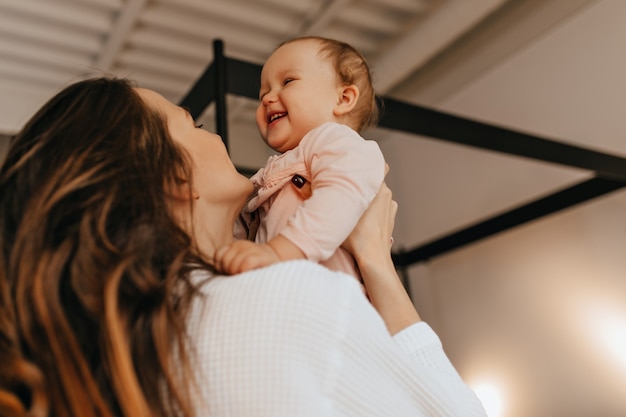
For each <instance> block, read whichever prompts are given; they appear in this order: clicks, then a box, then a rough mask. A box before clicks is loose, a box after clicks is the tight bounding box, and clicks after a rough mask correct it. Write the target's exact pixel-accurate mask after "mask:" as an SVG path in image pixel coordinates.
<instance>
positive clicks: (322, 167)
mask: <svg viewBox="0 0 626 417" xmlns="http://www.w3.org/2000/svg"><path fill="white" fill-rule="evenodd" d="M384 167H385V160H384V157H383V155H382V153H381V151H380V148H379V147H378V144H377V143H376V142H374V141H372V140H365V139H364V138H362V137H361V136H360V135H359V134H358V133H357V132H355V131H354V130H353V129H351V128H350V127H348V126H346V125H342V124H338V123H325V124H323V125H321V126H319V127H317V128H315V129H313V130H311V131H310V132H309V133H307V134H306V135H305V136H304V138H302V141H301V142H300V144H299V145H298V146H297V147H296V148H294V149H292V150H289V151H287V152H285V153H283V154H281V155H274V156H270V157H269V159H268V161H267V164H266V165H265V168H261V169H260V170H259V171H258V172H257V173H256V174H255V175H254V176H253V177H252V182H253V183H254V184H255V187H256V189H257V192H256V194H255V195H254V196H253V197H252V198H251V199H250V201H249V202H248V204H247V205H246V207H245V208H244V217H248V216H250V215H253V213H254V212H255V211H256V213H255V214H258V216H259V218H260V224H259V226H258V230H257V232H256V236H255V241H256V242H257V243H265V242H267V241H268V240H270V239H272V238H273V237H275V236H276V235H278V234H281V235H283V236H285V237H286V238H287V239H289V240H290V241H291V242H292V243H293V244H294V245H296V246H297V247H298V248H299V249H300V250H302V251H303V252H304V253H305V255H306V257H307V259H310V260H312V261H315V262H320V263H321V264H322V265H325V266H326V267H328V268H329V269H332V270H335V271H343V272H346V273H349V274H351V275H353V276H355V277H357V278H360V274H359V273H358V269H357V268H356V266H355V263H354V260H353V258H352V256H351V255H350V254H349V253H348V252H346V251H345V250H344V249H343V248H341V247H340V246H341V244H342V243H343V242H344V240H345V239H346V238H347V237H348V235H349V234H350V232H352V229H353V228H354V226H355V225H356V223H357V222H358V221H359V219H360V218H361V215H362V214H363V212H364V211H365V209H367V207H368V206H369V204H370V202H371V201H372V199H373V198H374V196H375V195H376V193H377V192H378V190H379V188H380V186H381V184H382V182H383V180H384V176H385V174H384V170H385V168H384ZM294 175H299V176H301V177H303V178H305V179H306V180H307V181H309V182H310V184H311V191H312V195H311V196H310V197H309V198H306V197H305V196H303V195H302V193H300V192H299V189H298V187H296V186H295V185H294V184H293V183H292V178H293V177H294Z"/></svg>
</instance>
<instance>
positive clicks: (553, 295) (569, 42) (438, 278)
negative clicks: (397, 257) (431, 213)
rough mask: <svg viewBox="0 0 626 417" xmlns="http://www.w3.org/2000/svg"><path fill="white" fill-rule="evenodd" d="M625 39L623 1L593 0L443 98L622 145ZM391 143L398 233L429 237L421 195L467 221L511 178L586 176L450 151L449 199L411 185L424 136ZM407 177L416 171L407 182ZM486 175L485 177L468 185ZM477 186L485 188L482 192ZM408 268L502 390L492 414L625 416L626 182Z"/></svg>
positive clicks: (461, 344) (474, 113) (553, 133)
mask: <svg viewBox="0 0 626 417" xmlns="http://www.w3.org/2000/svg"><path fill="white" fill-rule="evenodd" d="M625 41H626V2H624V1H621V0H605V1H598V2H595V3H594V4H592V5H591V6H590V7H588V8H587V9H585V10H584V11H583V12H581V13H579V14H576V15H574V16H572V17H571V18H570V19H569V20H568V21H566V22H564V23H563V24H561V25H560V26H558V27H555V28H554V29H553V30H552V31H551V32H549V33H548V34H547V35H545V36H543V37H542V38H540V39H537V40H535V41H534V42H533V43H532V44H530V45H527V47H526V48H524V49H523V50H521V51H519V52H518V53H515V54H512V55H511V56H510V57H508V58H507V60H506V61H504V62H502V63H500V64H499V65H498V66H497V67H494V68H492V69H491V70H489V71H488V72H486V73H484V74H482V75H481V76H480V77H478V78H476V79H475V80H474V81H473V82H472V83H470V84H468V85H466V86H465V87H464V88H463V89H462V90H460V91H457V92H456V93H455V94H453V95H452V96H449V97H448V99H447V100H446V101H445V102H443V103H440V104H439V105H438V107H439V108H440V109H442V110H444V111H448V112H453V113H457V114H461V115H466V116H468V117H472V118H478V119H482V120H486V121H489V122H492V123H496V124H500V125H505V126H509V127H512V128H515V129H521V130H524V131H528V132H531V133H536V134H539V135H542V136H547V137H552V138H558V139H567V140H571V141H572V142H573V143H575V144H580V145H584V146H588V147H589V146H592V147H595V148H597V149H600V150H605V151H611V152H619V153H621V154H624V155H626V140H624V138H625V136H624V135H625V133H626V117H624V116H623V114H622V113H623V112H624V111H625V110H626V82H625V81H626V53H624V42H625ZM389 141H395V143H394V145H393V146H391V144H388V143H386V142H383V148H387V154H386V156H387V158H388V160H389V163H390V165H391V167H392V173H391V174H390V183H391V188H392V189H393V190H400V192H399V193H398V194H399V195H398V197H399V198H400V199H401V200H402V201H400V205H401V207H400V211H402V206H403V205H404V206H405V207H411V208H412V209H411V210H410V212H408V213H407V212H404V213H402V212H400V213H399V219H398V220H399V226H400V227H399V228H398V229H399V230H397V231H396V232H397V233H399V234H400V235H403V236H418V238H417V239H421V240H428V238H430V237H432V236H427V235H428V226H425V225H424V223H428V222H429V221H430V219H421V218H420V217H419V216H415V213H416V212H418V211H419V207H420V204H427V205H433V206H437V205H439V207H440V210H439V211H440V213H437V215H436V216H435V217H442V218H444V217H447V219H446V220H447V221H449V220H450V219H451V221H452V223H453V225H454V224H455V222H456V225H457V226H461V225H463V224H464V223H467V221H469V220H470V218H469V217H467V214H466V213H467V210H474V211H475V213H474V218H475V217H477V215H478V212H479V211H480V207H481V206H482V207H483V209H484V210H485V211H484V212H485V213H486V214H488V212H489V210H490V209H489V207H493V206H494V205H495V206H496V207H499V208H500V209H503V208H504V205H505V204H504V203H503V201H502V198H503V196H505V197H506V195H507V190H506V187H514V188H516V189H518V188H519V187H525V186H526V181H527V180H528V181H532V182H534V183H536V182H537V181H541V179H542V178H544V177H545V179H546V181H545V186H544V187H539V188H535V189H533V188H532V187H531V186H528V190H527V191H526V194H528V195H529V197H532V194H533V192H534V191H533V190H539V189H541V190H542V192H543V191H545V190H549V189H550V188H554V187H556V186H559V185H565V184H567V183H571V182H576V181H577V180H579V179H580V178H582V177H584V176H586V175H588V174H587V173H584V172H574V171H572V172H569V171H567V170H565V171H562V170H561V169H560V168H557V167H547V166H545V167H544V166H543V165H541V164H539V165H537V166H534V165H533V164H530V165H528V166H529V167H530V168H531V169H530V170H529V171H526V172H527V175H526V174H524V172H523V170H521V169H518V167H516V164H525V163H526V162H525V161H522V160H521V159H518V160H517V161H513V160H511V167H510V169H509V168H508V167H507V164H506V163H503V162H501V160H500V162H497V161H496V160H498V158H499V157H498V156H497V155H489V157H486V156H485V157H483V156H481V157H480V158H478V159H476V158H472V159H468V160H467V161H465V162H464V161H463V160H461V159H459V158H456V159H455V158H454V157H452V159H450V160H447V161H431V164H433V165H436V164H437V163H440V164H445V163H449V164H450V165H449V167H451V168H452V171H457V174H456V176H455V177H454V178H447V179H446V178H444V179H443V182H442V183H441V182H440V184H439V185H440V186H443V187H444V188H445V190H444V191H442V195H433V194H429V193H420V192H419V190H420V188H415V183H416V182H417V184H418V185H419V184H424V183H426V182H427V181H425V180H424V179H421V182H420V179H419V175H420V171H419V163H418V162H419V157H418V159H417V161H418V162H416V160H413V162H411V160H410V158H408V157H407V158H403V155H408V154H411V153H413V154H414V155H415V154H416V153H419V146H418V145H416V143H415V141H413V142H409V141H407V142H406V143H402V141H401V139H390V140H389ZM431 146H434V145H431ZM447 146H452V145H447ZM392 148H393V151H392V150H391V149H392ZM491 159H493V160H491ZM477 160H479V161H480V165H479V166H476V165H474V163H475V162H476V161H477ZM423 163H428V161H423ZM537 170H539V171H537ZM394 171H396V172H398V173H399V175H396V176H392V174H393V172H394ZM445 171H446V170H445V169H441V172H445ZM426 172H429V171H426ZM488 172H491V176H492V177H493V178H488V174H486V173H488ZM463 173H465V176H463ZM511 173H512V175H511ZM407 174H411V175H413V176H416V177H417V178H418V179H417V180H414V179H411V180H410V181H405V180H404V179H403V178H408V176H406V175H407ZM414 178H415V177H414ZM479 178H483V179H484V180H485V181H483V182H480V181H473V180H474V179H479ZM430 180H431V181H439V179H438V178H431V179H430ZM511 181H513V182H511ZM472 187H478V188H480V191H481V192H480V193H476V194H479V195H481V196H482V197H481V198H482V200H480V201H477V200H476V199H475V198H474V197H473V194H472V192H471V188H472ZM482 187H488V188H487V189H486V190H485V189H484V188H482ZM498 188H500V190H501V191H500V192H498V191H497V190H498ZM423 189H424V188H421V190H423ZM468 189H469V190H468ZM411 190H413V192H411ZM485 191H486V192H485ZM455 192H458V194H456V195H457V196H458V197H457V198H456V200H455V199H454V198H453V197H450V195H453V194H454V193H455ZM513 198H514V196H513V195H511V196H510V197H509V200H510V199H513ZM491 214H493V213H491ZM463 216H466V217H467V218H464V217H463ZM434 221H437V219H434ZM420 236H421V237H420ZM397 240H398V239H397ZM416 243H418V242H416V241H408V240H406V239H405V240H404V241H403V244H404V245H406V246H409V247H411V246H413V245H414V244H416ZM410 276H411V285H412V288H413V289H414V298H415V300H416V304H417V305H418V307H419V309H420V312H421V313H422V315H423V316H424V318H425V319H426V320H427V321H429V322H430V323H431V324H432V325H433V326H434V327H435V329H436V330H437V331H438V333H439V334H440V335H441V337H442V339H443V342H444V347H445V348H446V350H447V351H448V352H449V354H450V356H451V359H452V360H453V363H454V364H455V365H456V366H457V367H458V368H459V370H460V371H461V373H462V375H463V376H464V378H466V380H467V381H468V382H469V383H470V384H478V383H479V382H480V381H483V382H488V383H490V384H492V386H493V387H494V389H495V390H497V391H498V392H499V395H500V399H501V401H502V406H501V412H500V413H496V412H493V413H492V416H493V417H497V416H502V417H527V416H533V417H554V416H568V417H583V416H584V417H587V416H606V417H609V416H624V415H626V390H625V389H624V387H625V386H626V191H618V192H614V193H611V194H609V195H607V196H604V197H601V198H598V199H595V200H593V201H590V202H587V203H585V204H583V205H580V206H577V207H575V208H572V209H568V210H566V211H564V212H560V213H558V214H556V215H553V216H548V217H546V218H543V219H540V220H538V221H535V222H532V223H531V224H528V225H526V226H523V227H519V228H516V229H514V230H511V231H509V232H506V233H502V234H500V235H497V236H494V237H492V238H490V239H486V240H484V241H481V242H480V243H478V244H475V245H472V246H469V247H466V248H463V249H460V250H457V251H455V252H452V253H450V254H447V255H445V256H442V257H439V258H437V259H434V260H432V261H430V262H428V263H425V264H421V265H415V266H413V267H412V268H411V269H410Z"/></svg>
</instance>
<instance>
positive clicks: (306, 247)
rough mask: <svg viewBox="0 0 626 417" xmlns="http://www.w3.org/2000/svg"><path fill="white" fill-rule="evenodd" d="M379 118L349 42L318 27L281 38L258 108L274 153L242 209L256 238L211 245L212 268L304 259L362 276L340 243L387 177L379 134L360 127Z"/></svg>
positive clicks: (259, 121)
mask: <svg viewBox="0 0 626 417" xmlns="http://www.w3.org/2000/svg"><path fill="white" fill-rule="evenodd" d="M377 118H378V108H377V105H376V98H375V94H374V90H373V87H372V80H371V75H370V72H369V69H368V67H367V64H366V62H365V60H364V59H363V57H362V55H361V54H360V53H359V52H358V51H357V50H355V49H354V48H353V47H352V46H350V45H348V44H346V43H344V42H340V41H336V40H332V39H326V38H321V37H303V38H296V39H293V40H290V41H287V42H284V43H282V44H281V45H280V46H279V47H278V48H277V49H276V50H275V51H274V52H273V53H272V55H271V56H270V57H269V58H268V60H267V61H266V62H265V65H264V66H263V70H262V72H261V88H260V104H259V107H258V109H257V112H256V121H257V125H258V128H259V131H260V133H261V136H262V137H263V140H264V141H265V142H266V143H267V144H268V145H269V146H270V147H271V148H272V149H274V150H275V151H277V152H279V154H278V155H274V156H271V157H270V158H269V159H268V161H267V164H266V165H265V167H264V168H262V169H260V170H259V171H258V172H257V173H256V174H255V175H254V176H253V177H252V181H253V183H254V184H255V187H256V190H257V191H256V193H255V195H253V197H252V198H251V200H250V201H249V202H248V204H247V206H246V207H245V208H244V210H243V212H242V217H243V218H246V219H247V221H246V227H247V229H248V238H254V241H255V242H252V241H249V240H246V239H241V240H236V241H235V242H234V243H232V244H231V245H228V246H225V247H222V248H220V249H218V251H217V252H216V265H217V266H218V268H220V269H221V270H223V271H224V272H227V273H231V274H235V273H239V272H243V271H246V270H249V269H253V268H259V267H263V266H267V265H270V264H273V263H275V262H279V261H286V260H291V259H309V260H312V261H316V262H320V263H321V264H323V265H325V266H326V267H328V268H330V269H333V270H338V271H344V272H346V273H349V274H352V275H354V276H355V277H357V278H359V277H360V274H359V272H358V269H357V268H356V266H355V263H354V260H353V259H352V257H351V256H350V255H349V254H348V253H347V252H346V251H345V250H343V249H342V248H341V244H342V243H343V242H344V240H345V239H346V238H347V236H348V235H349V234H350V232H351V231H352V229H353V228H354V226H355V225H356V223H357V222H358V221H359V219H360V217H361V215H362V214H363V212H364V211H365V209H367V207H368V206H369V204H370V202H371V201H372V199H373V198H374V196H375V195H376V193H377V192H378V189H379V188H380V186H381V184H382V182H383V180H384V170H385V161H384V157H383V155H382V153H381V151H380V149H379V147H378V145H377V143H376V142H374V141H370V140H365V139H364V138H363V137H361V136H360V135H359V133H358V132H360V131H361V130H362V129H364V128H366V127H369V126H372V125H374V124H375V123H376V121H377ZM256 220H258V221H259V223H258V228H257V227H256V226H255V221H256Z"/></svg>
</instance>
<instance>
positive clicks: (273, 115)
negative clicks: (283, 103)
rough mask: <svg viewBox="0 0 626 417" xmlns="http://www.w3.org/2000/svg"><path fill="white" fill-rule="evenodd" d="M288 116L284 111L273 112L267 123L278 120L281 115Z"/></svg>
mask: <svg viewBox="0 0 626 417" xmlns="http://www.w3.org/2000/svg"><path fill="white" fill-rule="evenodd" d="M285 116H287V113H285V112H283V113H272V114H270V115H269V116H267V123H272V122H273V121H274V120H278V119H280V118H281V117H285Z"/></svg>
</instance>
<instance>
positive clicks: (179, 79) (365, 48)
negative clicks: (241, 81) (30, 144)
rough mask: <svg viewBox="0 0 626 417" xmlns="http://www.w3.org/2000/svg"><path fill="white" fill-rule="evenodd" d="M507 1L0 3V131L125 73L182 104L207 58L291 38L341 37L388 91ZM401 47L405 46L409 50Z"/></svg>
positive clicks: (255, 53) (257, 58) (254, 56)
mask: <svg viewBox="0 0 626 417" xmlns="http://www.w3.org/2000/svg"><path fill="white" fill-rule="evenodd" d="M506 3H507V1H504V0H472V1H471V2H468V1H466V0H356V1H355V0H334V1H333V0H324V1H320V0H229V1H228V2H226V1H223V0H0V88H1V89H2V90H3V92H6V93H8V94H3V95H2V98H0V100H1V105H2V107H3V109H4V107H11V110H10V111H8V112H7V113H5V116H3V117H2V118H1V119H0V132H4V133H9V134H10V133H11V132H14V131H15V130H17V129H19V127H20V125H21V124H22V123H23V122H24V119H25V118H26V117H28V116H29V115H30V114H31V113H32V112H33V111H34V110H35V109H36V108H37V106H39V105H40V104H41V101H42V99H45V98H47V97H48V96H49V95H50V94H51V93H53V92H54V91H56V90H58V89H59V88H60V87H62V86H63V85H65V84H67V83H68V82H70V81H73V80H76V79H78V78H81V77H85V76H91V75H98V74H117V75H123V76H128V77H130V78H132V79H134V80H136V81H137V82H138V84H139V85H141V86H143V87H147V88H152V89H155V90H157V91H159V92H160V93H162V94H163V95H164V96H166V97H167V98H169V99H170V100H172V101H175V102H176V101H178V100H180V98H181V97H182V96H183V95H184V94H185V93H186V92H187V91H189V89H190V88H191V86H192V85H193V83H194V81H195V80H196V79H197V78H198V77H199V76H200V75H201V74H202V72H203V70H204V69H205V67H206V66H207V64H208V63H209V62H210V61H211V60H212V41H213V40H214V39H216V38H220V39H222V40H223V41H224V44H225V52H226V54H227V55H228V56H230V57H233V58H238V59H242V60H245V61H250V62H255V63H262V62H263V60H264V59H265V58H266V57H267V56H268V55H269V54H270V52H271V51H272V50H273V49H274V48H275V47H276V46H277V44H278V43H279V42H281V41H283V40H285V39H287V38H290V37H293V36H298V35H306V34H316V35H322V36H327V37H332V38H338V39H341V40H344V41H347V42H349V43H351V44H353V45H354V46H355V47H357V48H358V49H359V50H360V51H361V52H363V54H364V55H365V56H366V58H367V59H368V61H369V62H370V64H371V66H372V68H373V71H374V74H375V78H376V83H377V85H376V87H377V91H378V92H379V93H381V94H384V93H387V92H389V91H391V90H392V89H393V87H394V86H397V85H399V84H400V83H401V82H402V81H405V80H407V79H408V78H409V77H410V75H411V74H413V73H414V72H415V71H417V70H418V69H419V68H420V67H421V66H423V65H424V64H425V63H426V62H428V60H429V59H430V58H432V57H433V56H435V55H437V54H438V53H440V52H441V51H442V50H444V49H445V48H446V47H448V46H449V45H450V44H451V43H452V42H454V41H455V40H457V39H458V38H459V37H461V36H462V35H463V34H464V33H466V32H467V31H469V30H471V29H472V28H473V27H475V26H476V25H478V24H479V23H480V22H481V21H482V20H484V19H485V18H486V17H487V16H489V15H490V14H492V13H493V12H494V11H496V10H497V9H498V8H499V7H501V6H503V5H504V4H506ZM407 50H409V51H411V53H410V54H407Z"/></svg>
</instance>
